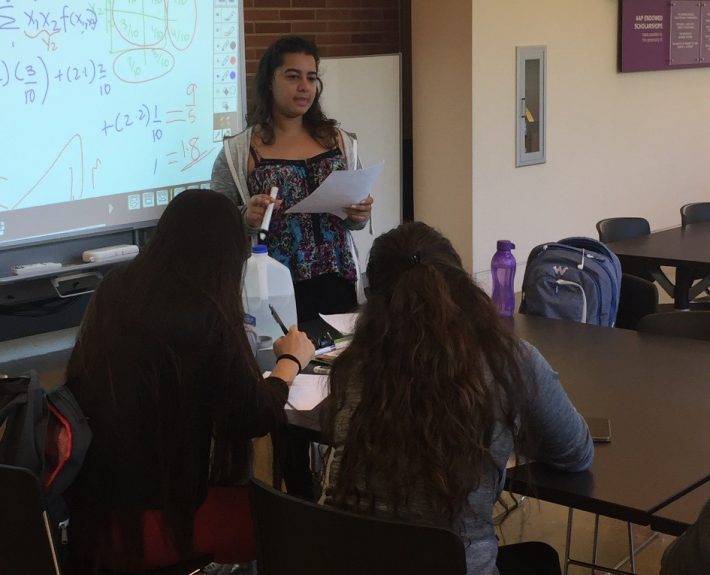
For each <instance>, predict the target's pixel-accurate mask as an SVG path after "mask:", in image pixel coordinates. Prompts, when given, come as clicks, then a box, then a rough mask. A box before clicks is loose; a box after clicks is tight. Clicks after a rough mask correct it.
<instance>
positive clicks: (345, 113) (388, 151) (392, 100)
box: [320, 54, 402, 270]
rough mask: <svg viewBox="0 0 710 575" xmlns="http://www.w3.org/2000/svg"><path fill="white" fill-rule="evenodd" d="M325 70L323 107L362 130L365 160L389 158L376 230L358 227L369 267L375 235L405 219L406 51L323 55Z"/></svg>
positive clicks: (376, 194)
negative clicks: (403, 64) (403, 109)
mask: <svg viewBox="0 0 710 575" xmlns="http://www.w3.org/2000/svg"><path fill="white" fill-rule="evenodd" d="M320 75H321V78H322V80H323V85H324V90H323V95H322V97H321V102H322V106H323V110H324V112H325V114H326V116H328V117H329V118H335V119H336V120H338V122H340V127H341V128H343V129H344V130H346V131H348V132H354V133H355V134H356V135H357V140H358V155H359V156H360V162H361V163H362V165H363V166H364V167H367V166H372V165H374V164H376V163H378V162H380V161H383V160H384V162H385V165H384V169H383V170H382V174H381V175H380V178H379V179H378V180H377V182H375V186H374V191H373V194H372V195H373V198H374V200H375V203H374V204H373V208H372V235H371V234H370V232H369V227H366V228H365V229H363V230H361V231H357V232H353V237H354V239H355V245H356V246H357V249H358V253H359V254H360V266H361V267H362V269H363V270H364V269H365V267H366V265H367V256H368V254H369V252H370V247H371V246H372V241H373V240H374V239H375V238H376V237H377V236H378V235H380V234H382V233H384V232H386V231H388V230H390V229H392V228H394V227H396V226H398V225H399V224H400V223H401V221H402V112H401V101H402V98H401V85H402V83H401V56H400V55H399V54H386V55H382V56H357V57H349V58H323V59H322V60H321V64H320Z"/></svg>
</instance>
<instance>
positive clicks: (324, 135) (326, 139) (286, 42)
mask: <svg viewBox="0 0 710 575" xmlns="http://www.w3.org/2000/svg"><path fill="white" fill-rule="evenodd" d="M286 54H307V55H308V56H313V59H314V60H315V61H316V70H317V69H318V66H319V64H320V56H319V54H318V48H317V46H316V45H315V44H314V43H313V42H310V41H308V40H306V39H305V38H301V37H299V36H284V37H283V38H279V39H278V40H276V42H274V43H273V44H271V46H269V47H268V48H267V49H266V52H264V54H263V56H262V57H261V59H260V60H259V66H258V68H257V71H256V75H255V76H254V87H253V93H252V98H253V102H252V105H251V108H250V110H249V114H248V116H247V122H248V124H249V125H250V126H258V127H259V130H260V132H259V135H260V137H261V139H262V141H263V142H264V143H265V144H267V145H269V144H272V143H273V142H274V125H273V117H272V107H273V102H274V98H273V95H272V93H271V84H272V82H273V79H274V72H275V71H276V68H278V67H279V66H282V65H283V63H284V56H285V55H286ZM322 92H323V82H321V79H320V77H319V78H318V86H317V89H316V97H315V99H314V100H313V104H312V105H311V107H310V108H309V109H308V111H307V112H306V113H305V114H304V115H303V124H304V126H305V127H306V129H307V130H308V132H309V133H310V135H311V137H312V138H314V139H315V140H317V141H318V142H320V143H321V145H323V146H324V147H326V148H332V147H334V146H336V145H337V143H338V136H337V131H336V129H335V126H336V121H335V120H330V119H328V118H327V117H326V115H325V114H324V113H323V110H322V109H321V105H320V95H321V93H322Z"/></svg>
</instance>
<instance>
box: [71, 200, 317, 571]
mask: <svg viewBox="0 0 710 575" xmlns="http://www.w3.org/2000/svg"><path fill="white" fill-rule="evenodd" d="M242 220H243V218H242V216H241V214H240V213H239V211H238V209H237V208H236V207H235V206H234V204H233V203H232V202H231V200H229V199H228V198H227V197H225V196H223V195H221V194H218V193H216V192H212V191H207V190H188V191H185V192H183V193H182V194H180V195H179V196H177V197H176V198H175V199H174V200H173V201H172V202H171V203H170V204H169V205H168V206H167V208H166V210H165V212H164V213H163V216H162V217H161V219H160V221H159V222H158V225H157V227H156V229H155V232H154V234H153V237H152V238H151V239H150V241H149V242H148V244H147V246H146V247H145V248H144V249H143V250H142V251H141V253H140V254H139V255H138V256H137V257H136V258H135V260H133V261H132V262H131V263H129V264H128V265H126V266H124V267H122V268H119V269H116V270H114V271H112V272H111V273H110V274H109V275H108V276H107V277H106V278H105V279H104V280H103V281H102V282H101V284H100V286H99V288H98V290H97V291H96V293H95V294H94V297H93V298H92V301H91V303H90V305H89V308H88V309H87V312H86V316H85V318H84V321H83V323H82V328H81V333H80V336H79V339H78V341H77V344H76V347H75V348H74V351H73V353H72V356H71V359H70V362H69V366H68V368H67V386H68V387H69V388H70V389H71V391H72V392H73V393H74V395H75V396H76V398H77V400H78V402H79V404H80V405H81V407H82V409H83V410H84V413H85V414H86V416H87V417H88V418H89V423H90V425H91V429H92V431H93V442H92V444H91V447H90V449H89V452H88V454H87V458H86V461H85V463H84V465H83V468H82V470H81V473H80V475H79V477H78V480H77V481H76V483H75V484H74V485H73V487H72V488H71V490H70V492H69V494H68V495H69V503H70V510H71V523H70V531H69V535H70V544H71V546H72V550H73V554H74V556H75V557H76V560H77V562H78V564H79V565H80V567H79V569H78V572H80V573H91V572H93V571H95V570H98V569H99V568H101V569H110V570H115V571H126V572H143V571H144V570H147V569H151V568H156V567H161V566H165V565H170V564H174V563H177V562H180V561H183V560H185V559H187V558H191V557H195V556H204V555H207V556H211V557H213V558H214V559H215V560H216V561H219V562H225V563H227V562H228V563H232V562H239V561H244V560H251V559H254V558H255V551H254V540H253V533H252V528H251V523H250V518H249V506H248V498H247V492H246V488H245V487H241V485H243V484H244V482H245V480H246V479H247V478H248V475H249V472H250V462H251V460H250V455H251V438H253V437H256V436H260V435H264V434H266V433H268V432H269V431H271V430H274V429H276V428H278V426H279V425H280V424H281V423H282V422H283V420H284V414H283V407H284V404H285V402H286V399H287V396H288V382H290V381H292V380H293V378H294V377H295V375H296V374H297V373H298V371H299V363H300V364H301V365H306V364H307V363H308V361H309V360H310V358H311V357H312V354H313V345H312V344H311V342H310V341H309V340H308V338H307V337H306V335H305V334H303V333H302V332H299V331H298V330H297V329H296V328H295V327H294V328H292V329H291V330H290V331H289V333H288V335H286V336H284V337H282V338H279V339H278V340H276V341H275V342H274V350H275V352H276V355H277V356H282V358H281V359H280V360H279V361H278V362H277V363H276V366H275V368H274V370H273V372H272V376H271V377H269V378H267V379H263V378H262V376H261V375H260V373H259V370H258V367H257V364H256V361H255V359H254V356H253V353H252V349H251V347H250V345H249V342H248V340H247V336H246V333H245V329H244V311H243V309H242V299H241V293H242V275H243V271H244V264H245V262H246V259H247V258H248V257H249V254H250V246H249V241H248V239H247V235H246V233H245V230H244V225H243V221H242Z"/></svg>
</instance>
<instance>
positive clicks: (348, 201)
mask: <svg viewBox="0 0 710 575" xmlns="http://www.w3.org/2000/svg"><path fill="white" fill-rule="evenodd" d="M383 166H384V162H380V163H379V164H375V165H374V166H370V167H369V168H363V169H362V170H335V171H333V172H331V173H330V175H329V176H328V177H327V178H326V179H325V180H323V182H322V183H321V185H320V186H318V188H316V189H315V190H314V191H313V193H312V194H311V195H310V196H308V197H307V198H304V199H303V200H301V201H300V202H298V203H297V204H296V205H294V206H291V207H290V208H289V209H288V210H286V213H287V214H323V213H329V214H333V215H336V216H338V217H339V218H340V219H343V220H344V219H345V218H347V217H348V214H347V213H346V212H345V208H347V207H348V206H351V205H353V204H357V203H358V202H361V201H362V200H364V199H365V198H367V196H368V194H370V192H371V191H372V186H373V184H374V183H375V180H376V179H377V178H378V176H379V175H380V173H381V172H382V167H383Z"/></svg>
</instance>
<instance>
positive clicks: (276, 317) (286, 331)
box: [269, 304, 288, 335]
mask: <svg viewBox="0 0 710 575" xmlns="http://www.w3.org/2000/svg"><path fill="white" fill-rule="evenodd" d="M269 309H270V310H271V315H272V317H273V318H274V319H275V320H276V323H277V324H279V327H280V328H281V331H282V332H284V335H288V330H287V329H286V326H285V325H284V322H282V321H281V318H280V317H279V314H278V313H276V310H275V309H274V306H272V305H271V304H269Z"/></svg>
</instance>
